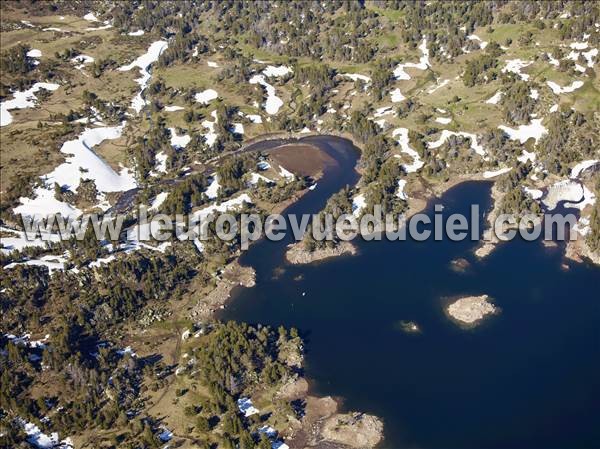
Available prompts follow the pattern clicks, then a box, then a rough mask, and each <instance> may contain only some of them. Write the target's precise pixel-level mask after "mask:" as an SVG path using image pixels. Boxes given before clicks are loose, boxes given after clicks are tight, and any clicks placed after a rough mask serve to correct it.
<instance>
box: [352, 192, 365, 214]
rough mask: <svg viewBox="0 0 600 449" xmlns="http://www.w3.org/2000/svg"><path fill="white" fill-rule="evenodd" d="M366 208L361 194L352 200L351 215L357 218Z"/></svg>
mask: <svg viewBox="0 0 600 449" xmlns="http://www.w3.org/2000/svg"><path fill="white" fill-rule="evenodd" d="M366 206H367V202H366V200H365V196H364V195H363V194H362V193H361V194H360V195H356V196H355V197H354V198H352V215H354V216H355V217H359V216H360V213H361V212H362V210H363V209H364V208H365V207H366Z"/></svg>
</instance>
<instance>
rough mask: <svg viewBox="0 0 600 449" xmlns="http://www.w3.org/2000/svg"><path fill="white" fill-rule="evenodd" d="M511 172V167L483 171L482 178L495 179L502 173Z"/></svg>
mask: <svg viewBox="0 0 600 449" xmlns="http://www.w3.org/2000/svg"><path fill="white" fill-rule="evenodd" d="M511 170H512V167H504V168H500V169H498V170H493V171H484V172H483V177H484V178H485V179H490V178H495V177H496V176H500V175H503V174H504V173H508V172H509V171H511Z"/></svg>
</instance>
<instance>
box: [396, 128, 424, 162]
mask: <svg viewBox="0 0 600 449" xmlns="http://www.w3.org/2000/svg"><path fill="white" fill-rule="evenodd" d="M396 136H398V145H400V151H402V153H405V154H408V155H409V156H410V157H412V158H413V162H412V163H410V164H403V165H402V168H404V170H405V171H406V172H407V173H414V172H417V171H419V170H420V169H421V168H422V167H423V165H425V163H424V162H423V161H422V160H421V158H420V157H419V153H417V152H416V151H415V150H414V149H413V148H411V147H410V143H409V138H408V129H406V128H396V129H395V130H394V131H393V132H392V137H396Z"/></svg>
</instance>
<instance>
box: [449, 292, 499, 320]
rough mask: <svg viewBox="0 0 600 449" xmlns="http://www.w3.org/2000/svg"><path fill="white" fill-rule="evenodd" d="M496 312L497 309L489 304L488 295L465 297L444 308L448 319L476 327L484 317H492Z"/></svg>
mask: <svg viewBox="0 0 600 449" xmlns="http://www.w3.org/2000/svg"><path fill="white" fill-rule="evenodd" d="M497 311H498V309H497V308H496V307H495V306H494V305H493V304H492V303H491V302H490V297H489V296H488V295H481V296H465V297H463V298H460V299H457V300H456V301H454V302H453V303H452V304H450V305H449V306H448V307H447V308H446V312H447V313H448V315H450V317H452V318H453V319H454V320H456V321H459V322H460V323H464V324H467V325H477V324H479V322H480V321H481V320H483V319H484V318H485V317H486V316H488V315H493V314H494V313H497Z"/></svg>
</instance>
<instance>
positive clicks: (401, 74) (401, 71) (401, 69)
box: [394, 38, 430, 80]
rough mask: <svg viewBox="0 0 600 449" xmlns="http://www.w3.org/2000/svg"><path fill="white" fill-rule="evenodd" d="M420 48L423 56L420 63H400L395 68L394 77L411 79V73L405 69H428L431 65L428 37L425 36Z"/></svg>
mask: <svg viewBox="0 0 600 449" xmlns="http://www.w3.org/2000/svg"><path fill="white" fill-rule="evenodd" d="M419 50H421V53H422V56H421V58H420V59H419V62H418V63H414V62H406V63H404V64H398V66H397V67H396V68H395V69H394V77H395V78H396V79H397V80H409V79H410V75H409V74H408V73H406V71H405V69H407V68H412V69H418V70H427V68H428V67H429V66H430V64H429V49H428V48H427V39H426V38H423V41H422V42H421V45H419Z"/></svg>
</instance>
